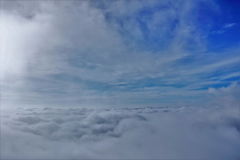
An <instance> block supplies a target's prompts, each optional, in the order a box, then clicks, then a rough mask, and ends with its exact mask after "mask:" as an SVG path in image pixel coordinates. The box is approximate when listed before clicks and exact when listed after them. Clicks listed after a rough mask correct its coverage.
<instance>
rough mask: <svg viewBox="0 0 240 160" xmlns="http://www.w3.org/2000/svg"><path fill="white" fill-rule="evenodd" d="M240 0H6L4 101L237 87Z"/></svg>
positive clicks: (80, 100) (192, 100)
mask: <svg viewBox="0 0 240 160" xmlns="http://www.w3.org/2000/svg"><path fill="white" fill-rule="evenodd" d="M239 7H240V2H239V1H238V0H186V1H180V0H153V1H143V0H131V1H128V0H121V1H108V0H103V1H97V0H96V1H95V0H92V1H74V0H70V1H38V0H36V1H30V0H22V1H20V0H16V1H15V0H11V1H6V0H2V1H1V5H0V9H1V14H0V35H1V52H0V73H1V75H0V87H1V90H0V92H1V106H8V105H11V104H12V105H14V104H23V105H29V104H30V105H52V106H55V105H56V106H60V105H78V106H159V105H162V104H164V105H181V104H199V103H198V102H201V104H203V103H205V102H206V101H211V99H212V98H213V96H214V95H213V93H215V91H219V90H223V89H224V88H228V87H230V88H231V87H232V86H235V87H236V88H238V87H239V80H240V38H239V37H240V16H239V15H240V10H239ZM236 93H237V94H236V95H235V96H239V94H238V92H236Z"/></svg>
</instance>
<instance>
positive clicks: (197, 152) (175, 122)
mask: <svg viewBox="0 0 240 160" xmlns="http://www.w3.org/2000/svg"><path fill="white" fill-rule="evenodd" d="M239 122H240V121H239V117H238V116H236V114H229V112H226V110H225V109H223V108H215V107H211V108H209V106H208V108H198V109H196V108H194V107H190V108H189V107H186V108H167V107H166V108H152V107H144V108H125V109H123V108H105V109H104V108H101V109H94V108H88V109H87V108H66V107H64V108H54V107H48V108H44V107H35V108H34V107H27V108H25V109H24V108H22V107H19V108H18V109H15V110H11V111H7V110H5V112H3V114H2V115H1V158H3V159H5V158H6V159H12V158H14V159H51V158H54V159H55V158H57V159H59V158H60V159H61V158H64V159H65V158H67V159H69V158H70V159H79V158H80V159H82V158H87V159H89V158H90V159H91V158H94V159H95V158H101V159H105V158H110V159H114V158H117V159H118V158H121V159H129V158H133V159H136V158H137V159H151V158H156V159H175V158H178V159H194V158H197V159H238V158H239V156H240V155H239V152H238V148H239V147H240V141H239V136H240V129H239ZM56 153H57V154H56Z"/></svg>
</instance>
